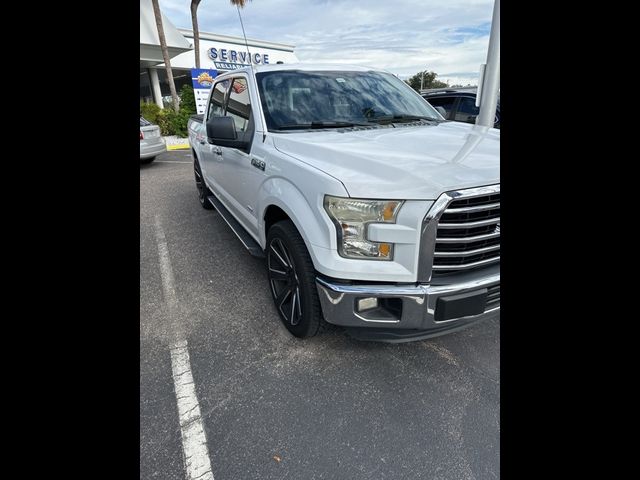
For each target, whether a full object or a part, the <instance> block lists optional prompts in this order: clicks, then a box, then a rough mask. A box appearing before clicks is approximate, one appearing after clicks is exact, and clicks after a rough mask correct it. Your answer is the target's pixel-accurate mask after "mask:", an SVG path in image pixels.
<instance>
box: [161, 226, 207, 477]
mask: <svg viewBox="0 0 640 480" xmlns="http://www.w3.org/2000/svg"><path fill="white" fill-rule="evenodd" d="M155 227H156V241H157V243H158V255H159V257H160V275H161V277H162V290H163V292H164V300H165V303H166V305H167V310H168V313H169V315H172V314H174V313H176V312H177V308H176V307H177V305H178V298H177V296H176V291H175V288H174V279H173V269H172V268H171V260H170V258H169V248H168V247H167V239H166V237H165V234H164V230H163V228H162V224H161V222H160V218H159V217H158V216H157V215H156V217H155ZM171 371H172V374H173V383H174V387H175V391H176V400H177V402H178V417H179V419H180V431H181V434H182V449H183V451H184V457H185V468H186V472H187V480H195V479H198V480H214V478H213V470H212V469H211V460H210V459H209V451H208V449H207V437H206V435H205V432H204V425H203V423H202V417H201V415H200V404H199V403H198V397H197V395H196V388H195V383H194V381H193V374H192V373H191V361H190V360H189V349H188V345H187V341H186V340H183V339H179V340H178V341H177V342H176V343H175V344H174V345H173V346H172V347H171Z"/></svg>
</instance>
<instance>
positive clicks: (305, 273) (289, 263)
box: [266, 220, 326, 338]
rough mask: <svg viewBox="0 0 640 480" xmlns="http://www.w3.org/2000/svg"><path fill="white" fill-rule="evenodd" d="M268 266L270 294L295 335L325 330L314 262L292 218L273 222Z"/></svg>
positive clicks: (269, 235) (268, 245) (268, 239)
mask: <svg viewBox="0 0 640 480" xmlns="http://www.w3.org/2000/svg"><path fill="white" fill-rule="evenodd" d="M266 250H267V251H266V257H267V269H268V276H269V285H270V287H271V295H272V296H273V300H274V302H275V305H276V309H277V310H278V315H280V319H281V320H282V323H284V326H285V327H286V328H287V330H289V332H291V334H292V335H294V336H296V337H299V338H305V337H313V336H314V335H317V334H318V333H319V332H320V331H321V330H323V329H324V327H325V325H326V323H325V321H324V319H323V318H322V310H321V308H320V299H319V298H318V290H317V289H316V278H315V277H316V275H315V269H314V268H313V262H312V261H311V257H310V256H309V252H308V251H307V247H306V245H305V244H304V240H303V239H302V237H301V236H300V233H299V232H298V230H297V229H296V227H295V225H294V224H293V222H292V221H291V220H283V221H280V222H278V223H276V224H274V225H273V226H272V227H271V228H270V229H269V233H268V234H267V249H266Z"/></svg>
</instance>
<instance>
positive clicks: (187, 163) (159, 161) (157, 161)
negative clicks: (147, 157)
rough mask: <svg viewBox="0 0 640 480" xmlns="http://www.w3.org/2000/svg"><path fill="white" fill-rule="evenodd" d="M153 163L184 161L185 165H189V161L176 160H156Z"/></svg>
mask: <svg viewBox="0 0 640 480" xmlns="http://www.w3.org/2000/svg"><path fill="white" fill-rule="evenodd" d="M154 163H184V164H185V165H191V162H179V161H178V160H156V161H155V162H154Z"/></svg>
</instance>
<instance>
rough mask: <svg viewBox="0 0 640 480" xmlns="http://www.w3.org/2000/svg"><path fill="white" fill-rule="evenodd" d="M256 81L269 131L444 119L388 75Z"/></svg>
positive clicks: (312, 74) (313, 74)
mask: <svg viewBox="0 0 640 480" xmlns="http://www.w3.org/2000/svg"><path fill="white" fill-rule="evenodd" d="M256 77H257V79H258V88H259V90H260V97H261V101H262V108H263V110H264V114H265V119H266V122H267V128H268V129H269V130H270V131H273V130H277V131H283V130H296V129H310V128H314V129H316V128H344V127H349V126H356V125H378V124H380V125H382V124H389V123H402V122H418V121H421V120H429V121H430V120H436V121H441V120H442V117H441V116H440V114H439V113H438V112H437V111H436V110H435V109H434V108H433V107H431V105H429V104H428V103H427V102H425V101H424V100H423V99H422V98H420V97H419V96H418V95H416V94H415V93H414V92H413V91H412V89H411V87H409V86H408V85H407V84H405V83H404V82H403V81H402V80H399V79H398V78H396V77H394V76H393V75H390V74H387V73H382V72H353V71H339V72H338V71H300V70H298V71H277V70H276V71H273V72H261V73H257V74H256Z"/></svg>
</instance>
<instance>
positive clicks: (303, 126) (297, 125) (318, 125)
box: [277, 122, 375, 130]
mask: <svg viewBox="0 0 640 480" xmlns="http://www.w3.org/2000/svg"><path fill="white" fill-rule="evenodd" d="M371 125H375V123H372V122H367V123H364V122H311V123H287V124H284V125H279V126H278V127H277V129H278V130H296V129H301V130H304V129H316V128H344V127H370V126H371Z"/></svg>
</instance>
